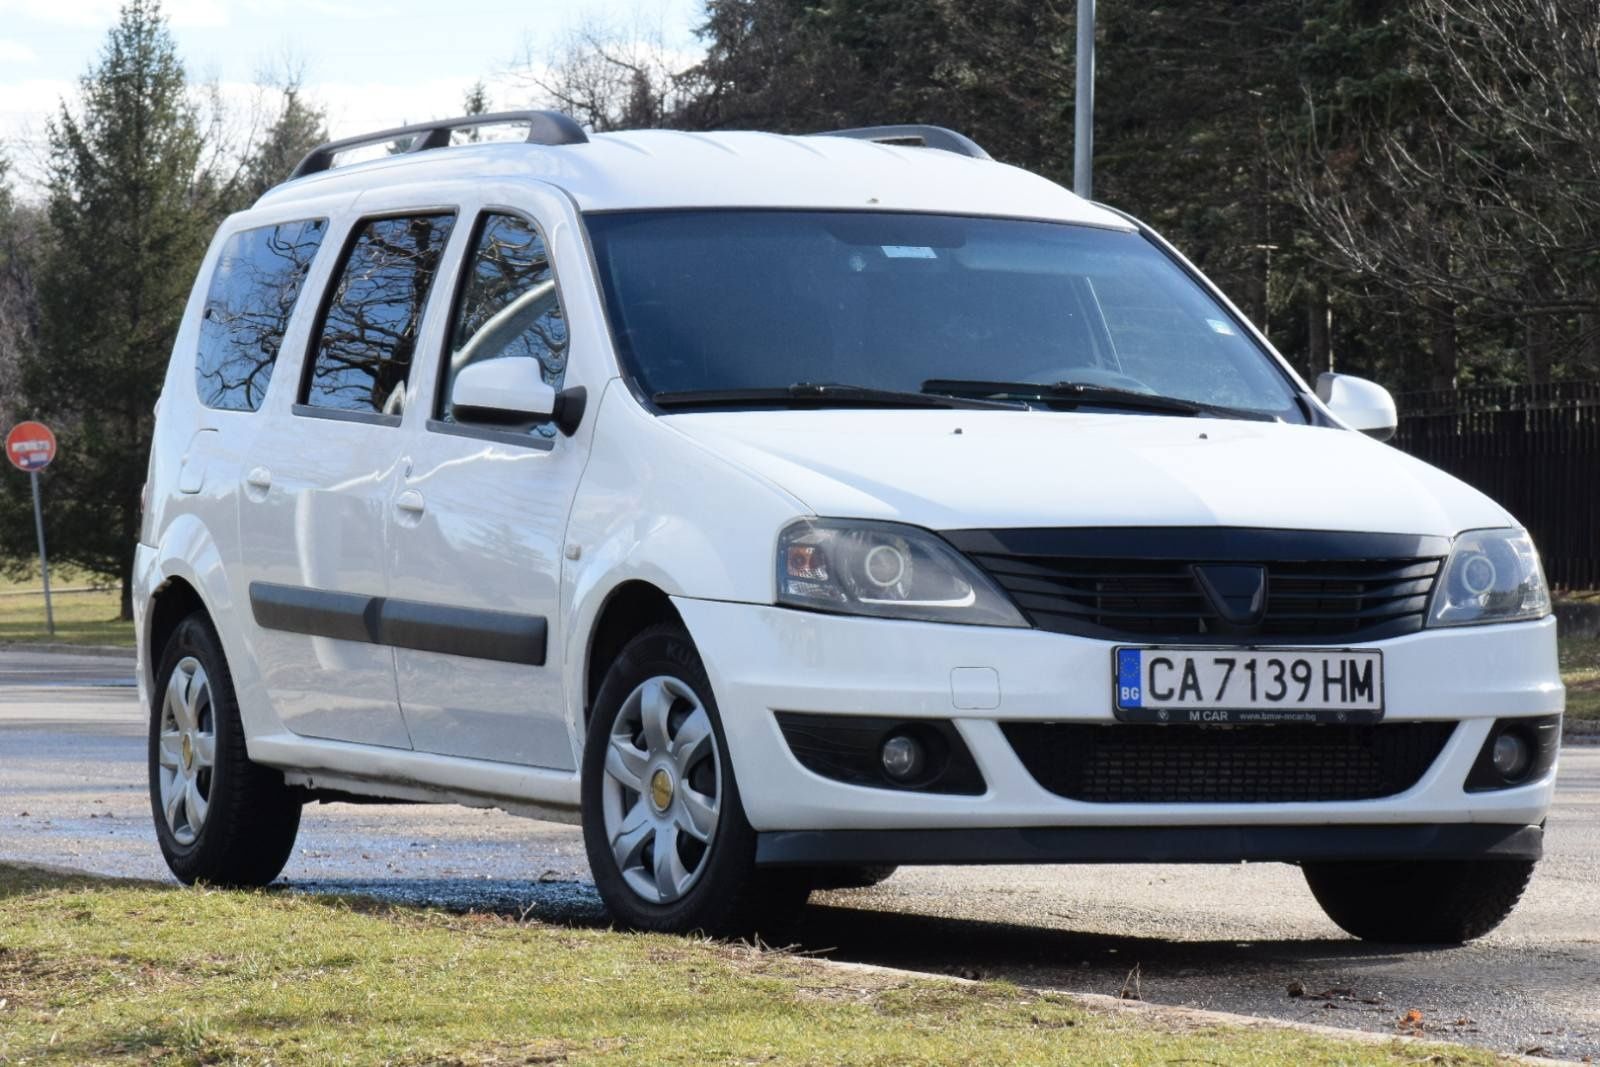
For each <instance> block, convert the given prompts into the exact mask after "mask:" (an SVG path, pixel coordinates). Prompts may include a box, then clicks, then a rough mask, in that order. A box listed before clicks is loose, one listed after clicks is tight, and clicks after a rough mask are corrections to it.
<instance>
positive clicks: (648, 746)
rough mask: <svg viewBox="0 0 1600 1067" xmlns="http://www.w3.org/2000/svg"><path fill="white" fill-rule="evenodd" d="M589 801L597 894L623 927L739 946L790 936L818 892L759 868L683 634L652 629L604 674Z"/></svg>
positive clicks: (588, 751) (587, 778)
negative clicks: (734, 940) (756, 938)
mask: <svg viewBox="0 0 1600 1067" xmlns="http://www.w3.org/2000/svg"><path fill="white" fill-rule="evenodd" d="M582 802H583V837H584V844H585V846H586V849H587V851H588V854H589V866H590V869H591V870H592V872H593V874H594V880H595V886H596V888H598V889H599V891H600V896H601V898H602V899H603V900H604V901H605V903H606V907H607V908H609V909H610V911H611V914H612V916H613V917H615V918H616V919H617V921H618V922H619V923H621V924H623V925H626V926H630V927H636V928H639V929H646V930H659V931H665V932H672V933H686V932H689V931H692V930H699V931H704V932H706V933H712V934H722V935H734V936H742V935H746V934H751V933H755V932H758V931H762V930H770V929H772V928H774V927H777V926H781V925H782V924H783V923H784V922H786V921H787V920H789V919H791V918H793V916H794V914H795V912H797V911H798V910H799V908H800V906H801V905H803V904H804V903H805V899H806V896H807V895H808V894H809V892H810V884H809V882H808V881H807V880H806V879H805V878H804V876H803V875H800V874H798V873H797V872H779V871H766V870H761V869H759V868H757V867H756V865H755V852H756V835H755V831H754V830H752V829H751V828H750V824H749V822H748V821H746V819H745V816H744V807H743V805H742V803H741V802H740V800H739V785H738V782H737V781H736V780H735V777H734V773H733V766H732V764H731V762H730V761H729V759H728V745H727V739H726V738H725V736H724V735H723V731H722V721H721V719H720V717H719V716H718V713H717V705H716V699H715V697H714V696H713V695H712V692H711V682H710V679H709V678H708V677H707V675H706V672H705V667H704V666H703V665H702V664H701V662H700V656H699V653H698V652H697V651H696V650H695V647H694V643H693V642H692V641H691V640H690V638H689V635H688V634H687V633H685V632H684V631H683V629H682V628H681V627H679V626H676V625H670V624H663V625H658V626H653V627H651V628H650V629H648V630H646V631H644V632H643V633H641V634H640V635H639V636H638V637H636V638H634V639H633V640H632V641H630V642H629V643H628V645H627V646H626V647H625V648H624V649H623V650H622V653H621V654H620V655H619V656H618V657H617V660H616V662H615V663H613V664H612V665H611V669H610V670H609V671H608V672H607V673H606V677H605V681H604V683H603V684H602V685H601V687H600V692H599V694H598V695H597V696H596V698H595V706H594V712H593V715H592V716H591V718H590V721H589V736H588V739H587V742H586V744H585V747H584V756H583V785H582Z"/></svg>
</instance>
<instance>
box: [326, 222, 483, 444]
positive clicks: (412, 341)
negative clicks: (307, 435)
mask: <svg viewBox="0 0 1600 1067" xmlns="http://www.w3.org/2000/svg"><path fill="white" fill-rule="evenodd" d="M454 225H455V216H454V215H412V216H406V217H400V218H383V219H369V220H368V221H366V222H364V223H363V224H362V225H361V226H360V227H359V228H358V229H357V230H356V233H355V238H354V240H352V241H351V242H350V245H349V251H347V252H346V253H345V260H344V263H343V265H342V266H341V268H340V270H339V273H338V276H337V277H336V278H335V279H334V281H333V289H332V291H331V292H330V293H329V296H328V301H327V306H326V309H325V310H324V311H323V315H322V324H321V327H320V328H319V329H318V331H317V337H316V340H315V345H316V348H315V356H314V358H313V360H312V362H311V367H310V372H309V373H308V374H307V376H306V382H305V392H304V401H305V403H306V404H309V405H310V406H311V407H314V408H323V409H331V410H334V411H348V412H355V413H361V414H369V415H370V414H378V415H388V416H393V417H395V418H399V416H400V414H401V408H402V405H403V404H404V402H405V388H406V378H407V376H408V375H409V374H410V371H411V359H412V356H413V355H414V354H415V352H416V348H417V331H418V330H419V329H420V328H421V326H422V312H423V309H424V308H426V307H427V305H428V293H429V291H430V290H431V289H432V288H433V279H434V276H435V275H436V274H437V273H438V271H439V259H440V256H441V254H442V253H443V252H444V246H445V242H446V241H448V240H449V239H450V230H451V227H452V226H454Z"/></svg>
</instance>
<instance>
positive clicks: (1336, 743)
mask: <svg viewBox="0 0 1600 1067" xmlns="http://www.w3.org/2000/svg"><path fill="white" fill-rule="evenodd" d="M1455 727H1456V724H1455V723H1453V722H1395V723H1378V724H1375V725H1365V726H1340V725H1336V724H1327V725H1313V724H1304V725H1302V724H1293V725H1274V726H1243V727H1216V726H1190V725H1173V726H1138V725H1120V724H1119V725H1110V726H1102V725H1098V724H1081V723H1049V722H1043V723H1033V722H1026V723H1025V722H1011V723H1004V724H1002V727H1001V728H1002V729H1003V730H1004V732H1005V735H1006V739H1007V740H1008V741H1010V742H1011V747H1012V748H1013V749H1015V750H1016V753H1017V757H1018V758H1019V759H1021V760H1022V764H1023V766H1024V767H1026V768H1027V769H1028V773H1029V774H1031V775H1033V777H1034V779H1035V780H1036V781H1037V782H1038V783H1039V784H1040V785H1042V786H1043V787H1044V788H1046V789H1048V790H1050V792H1052V793H1055V794H1056V795H1057V796H1062V797H1066V798H1067V799H1069V800H1081V801H1087V802H1089V803H1095V804H1287V803H1294V802H1311V801H1341V800H1374V799H1377V798H1379V797H1389V796H1394V795H1395V794H1397V793H1403V792H1405V791H1406V790H1407V789H1410V788H1411V787H1412V786H1414V785H1416V784H1417V782H1418V781H1419V780H1420V779H1421V778H1422V776H1423V774H1425V773H1426V772H1427V770H1428V768H1429V767H1431V766H1433V762H1434V760H1436V759H1438V758H1439V753H1440V752H1441V751H1443V750H1444V746H1445V743H1446V742H1447V741H1449V739H1450V735H1451V734H1452V733H1453V732H1454V731H1455Z"/></svg>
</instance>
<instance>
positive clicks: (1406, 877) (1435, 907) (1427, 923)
mask: <svg viewBox="0 0 1600 1067" xmlns="http://www.w3.org/2000/svg"><path fill="white" fill-rule="evenodd" d="M1304 871H1305V876H1306V883H1307V884H1308V885H1310V887H1311V893H1312V895H1313V896H1315V897H1316V898H1317V903H1318V904H1321V905H1322V910H1323V911H1325V912H1327V914H1328V918H1330V919H1332V920H1333V921H1334V922H1336V923H1338V924H1339V926H1340V927H1342V928H1343V929H1344V930H1346V931H1347V932H1349V933H1351V934H1354V935H1355V936H1356V937H1359V938H1361V939H1362V940H1365V941H1386V942H1390V943H1392V944H1401V945H1442V944H1450V945H1454V944H1460V943H1461V942H1463V941H1471V940H1473V939H1474V938H1479V937H1482V936H1483V935H1484V934H1487V933H1488V932H1489V931H1491V930H1493V929H1494V928H1495V927H1497V926H1499V925H1500V924H1501V923H1502V922H1504V921H1505V920H1506V916H1508V915H1510V914H1511V910H1512V909H1513V908H1515V907H1516V906H1517V901H1519V900H1520V899H1522V891H1523V890H1524V889H1526V888H1527V886H1528V879H1530V878H1532V877H1533V861H1532V860H1398V861H1394V862H1357V863H1307V864H1305V865H1304Z"/></svg>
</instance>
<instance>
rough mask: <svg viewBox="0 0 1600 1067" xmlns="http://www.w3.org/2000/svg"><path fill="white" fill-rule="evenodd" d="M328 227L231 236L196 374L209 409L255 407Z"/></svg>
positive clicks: (210, 295) (318, 223)
mask: <svg viewBox="0 0 1600 1067" xmlns="http://www.w3.org/2000/svg"><path fill="white" fill-rule="evenodd" d="M327 232H328V220H327V219H307V220H305V221H301V222H285V223H281V224H280V225H277V226H263V227H260V228H259V229H254V230H244V231H241V232H239V233H236V234H234V235H233V236H232V237H230V238H228V243H227V244H226V245H224V246H223V248H222V254H221V255H220V256H218V257H217V267H216V272H215V273H214V274H212V275H211V285H210V288H209V289H207V291H206V305H205V311H204V312H203V313H202V315H201V318H200V344H199V351H198V352H197V353H196V357H195V366H194V373H195V386H196V387H197V388H198V390H199V392H200V402H201V403H202V404H204V405H205V406H206V407H208V408H216V409H219V410H222V411H257V410H259V409H260V407H261V401H262V400H263V399H264V398H265V397H266V395H267V385H268V384H269V383H270V382H271V381H272V368H273V365H274V364H275V363H276V362H277V360H278V348H279V347H280V346H281V345H282V344H283V335H284V331H286V330H287V329H288V328H289V316H291V315H292V314H294V308H295V303H296V301H298V300H299V298H300V289H301V286H302V285H303V284H304V283H305V279H306V272H307V271H308V270H310V269H311V261H312V260H313V259H314V258H316V255H317V249H318V248H320V247H321V246H322V238H323V235H324V234H326V233H327Z"/></svg>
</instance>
